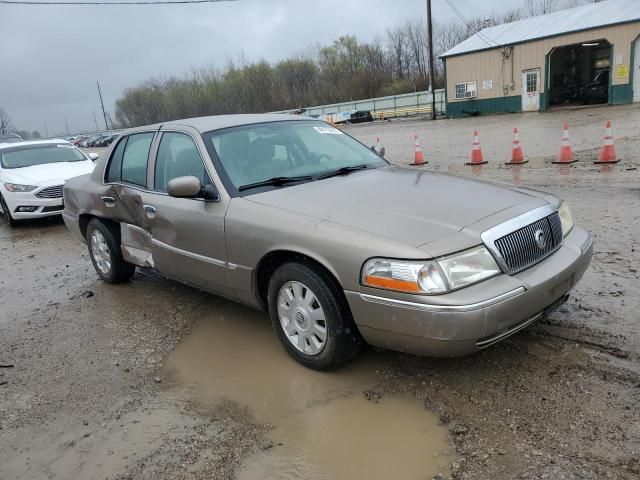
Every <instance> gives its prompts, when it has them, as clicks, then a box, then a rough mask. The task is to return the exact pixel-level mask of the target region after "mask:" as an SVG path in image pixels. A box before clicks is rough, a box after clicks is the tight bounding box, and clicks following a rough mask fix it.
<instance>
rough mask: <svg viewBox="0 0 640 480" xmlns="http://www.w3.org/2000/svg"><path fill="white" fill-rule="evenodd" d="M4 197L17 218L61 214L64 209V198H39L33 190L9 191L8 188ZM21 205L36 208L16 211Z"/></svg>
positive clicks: (12, 214)
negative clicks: (30, 210)
mask: <svg viewBox="0 0 640 480" xmlns="http://www.w3.org/2000/svg"><path fill="white" fill-rule="evenodd" d="M3 197H4V200H5V202H6V203H7V207H8V209H9V211H10V212H11V216H12V217H13V218H14V219H15V220H27V219H29V218H42V217H48V216H51V215H60V214H62V210H63V209H64V205H63V202H62V198H38V197H36V196H35V195H34V194H33V193H31V192H7V191H6V190H3ZM19 207H34V208H35V210H34V211H33V212H19V211H16V210H17V209H18V208H19Z"/></svg>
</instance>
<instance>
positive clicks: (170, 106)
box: [115, 16, 511, 127]
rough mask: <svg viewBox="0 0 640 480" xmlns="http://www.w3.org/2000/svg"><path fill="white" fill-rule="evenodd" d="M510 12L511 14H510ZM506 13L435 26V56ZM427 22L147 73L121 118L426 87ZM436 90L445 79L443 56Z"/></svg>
mask: <svg viewBox="0 0 640 480" xmlns="http://www.w3.org/2000/svg"><path fill="white" fill-rule="evenodd" d="M509 18H511V17H509ZM505 20H508V18H505V16H501V17H490V18H483V19H477V20H474V24H473V25H470V26H466V25H459V24H457V23H455V22H451V23H447V24H442V25H440V24H438V25H436V26H434V54H435V55H439V54H441V53H443V52H445V51H446V50H448V49H449V48H451V47H453V46H454V45H456V44H457V43H459V42H461V41H462V40H464V39H465V38H467V37H469V36H471V35H473V33H475V29H476V28H477V25H479V24H482V25H485V26H488V25H495V24H497V23H501V22H503V21H505ZM427 58H428V50H427V28H426V24H425V22H423V21H421V20H412V21H408V22H406V23H404V24H402V25H397V26H394V27H391V28H389V29H388V30H387V31H386V32H385V35H384V37H383V38H378V39H376V40H374V41H372V42H361V41H359V40H358V39H357V38H356V37H354V36H342V37H340V38H338V39H337V40H335V41H334V42H333V43H332V44H331V45H327V46H315V47H313V48H311V49H310V50H309V52H307V53H306V54H300V55H297V56H294V57H291V58H287V59H285V60H282V61H279V62H276V63H269V62H267V61H266V60H261V61H257V62H249V63H247V62H241V63H237V62H232V61H231V62H229V63H228V64H227V66H226V67H225V68H223V69H216V68H213V67H209V68H202V69H199V70H194V71H192V72H191V73H189V74H187V75H184V76H179V77H178V76H172V77H167V78H154V79H150V80H148V81H146V82H144V83H142V84H141V85H138V86H136V87H134V88H129V89H127V90H125V91H124V93H123V95H122V96H121V98H119V99H118V100H117V101H116V108H115V117H116V122H117V123H118V124H119V125H120V126H122V127H131V126H137V125H145V124H149V123H156V122H162V121H168V120H173V119H177V118H186V117H193V116H201V115H216V114H225V113H259V112H268V111H277V110H289V109H297V108H302V107H309V106H314V105H323V104H328V103H338V102H343V101H348V100H355V99H363V98H371V97H378V96H385V95H395V94H401V93H407V92H414V91H422V90H426V89H427V88H428V87H429V85H430V79H429V74H428V70H429V69H428V60H427ZM433 84H434V86H435V88H440V87H442V86H443V85H444V68H443V65H442V64H441V62H439V61H438V65H437V67H436V72H435V74H434V79H433Z"/></svg>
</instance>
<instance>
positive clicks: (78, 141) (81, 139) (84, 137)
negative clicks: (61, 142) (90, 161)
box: [71, 135, 89, 147]
mask: <svg viewBox="0 0 640 480" xmlns="http://www.w3.org/2000/svg"><path fill="white" fill-rule="evenodd" d="M88 138H89V135H78V136H77V137H76V139H75V140H74V141H73V142H71V143H73V144H74V145H75V146H76V147H79V146H80V144H81V143H82V142H84V141H85V140H87V139H88Z"/></svg>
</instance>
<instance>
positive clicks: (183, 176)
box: [63, 115, 592, 369]
mask: <svg viewBox="0 0 640 480" xmlns="http://www.w3.org/2000/svg"><path fill="white" fill-rule="evenodd" d="M64 204H65V210H64V215H63V216H64V220H65V223H66V224H67V226H68V228H69V229H70V230H71V231H72V232H74V233H75V234H76V235H77V236H78V237H79V238H80V239H82V240H83V241H85V242H86V243H87V244H88V246H89V252H90V255H91V259H92V261H93V263H94V266H95V268H96V271H97V273H98V275H99V276H100V277H101V278H102V279H103V280H105V281H106V282H110V283H117V282H124V281H127V280H129V279H130V278H131V276H132V275H133V274H134V271H135V268H136V266H140V267H150V268H154V269H156V270H157V271H159V272H160V273H162V274H164V275H166V276H168V277H171V278H175V279H177V280H179V281H182V282H185V283H187V284H190V285H193V286H195V287H197V288H200V289H203V290H206V291H209V292H212V293H215V294H218V295H222V296H225V297H228V298H231V299H234V300H236V301H238V302H242V303H244V304H246V305H249V306H251V307H254V308H258V309H265V310H268V312H269V314H270V316H271V319H272V322H273V326H274V328H275V330H276V332H277V334H278V336H279V338H280V340H281V341H282V343H283V345H284V347H285V348H286V350H287V351H288V352H289V353H290V354H291V355H292V356H293V357H294V358H295V359H296V360H298V361H299V362H300V363H302V364H304V365H306V366H308V367H311V368H315V369H326V368H331V367H335V366H337V365H339V364H341V363H343V362H345V361H346V360H348V359H350V358H351V357H353V356H354V355H355V354H357V352H358V351H359V349H360V347H361V345H362V343H363V342H367V343H370V344H372V345H376V346H380V347H385V348H390V349H394V350H401V351H406V352H412V353H416V354H424V355H435V356H455V355H464V354H468V353H471V352H475V351H477V350H479V349H482V348H485V347H487V346H489V345H492V344H494V343H496V342H497V341H499V340H501V339H503V338H505V337H507V336H509V335H511V334H513V333H515V332H517V331H518V330H520V329H522V328H524V327H526V326H527V325H529V324H531V323H532V322H534V321H535V320H537V319H539V318H541V317H542V316H543V315H544V314H545V313H546V312H548V311H549V310H551V309H553V308H555V307H556V306H557V305H559V304H560V303H561V302H563V301H564V300H566V298H567V294H568V293H569V291H570V290H571V288H572V287H573V286H574V285H575V284H576V282H577V281H578V280H579V279H580V278H581V277H582V275H583V274H584V272H585V270H586V269H587V267H588V265H589V262H590V259H591V252H592V243H591V238H590V236H589V234H588V233H587V232H585V231H584V230H582V229H581V228H579V227H577V226H574V225H573V220H572V218H571V213H570V211H569V208H568V207H567V205H566V204H565V203H563V202H562V201H561V200H559V199H558V198H556V197H554V196H551V195H548V194H544V193H541V192H537V191H532V190H528V189H523V188H516V187H507V186H504V185H498V184H494V183H491V182H486V181H478V180H471V179H466V178H461V177H456V176H452V175H447V174H443V173H437V172H421V171H417V170H412V169H408V168H402V167H398V166H393V165H390V164H389V163H388V162H387V161H385V160H384V158H382V157H381V156H380V155H379V154H378V152H376V151H375V150H373V149H371V148H367V147H366V146H364V145H362V144H360V143H359V142H358V141H356V140H355V139H353V138H351V137H350V136H349V135H347V134H345V133H344V132H342V131H341V130H338V129H336V128H334V127H332V126H330V125H327V124H326V123H324V122H321V121H317V120H313V119H309V118H305V117H294V116H291V117H290V116H285V115H248V116H244V115H235V116H219V117H203V118H194V119H189V120H180V121H175V122H167V123H164V124H161V125H153V126H147V127H140V128H136V129H132V130H128V131H126V132H123V134H122V135H121V136H120V138H119V139H118V140H117V141H115V142H114V143H113V144H112V145H111V148H110V149H109V151H108V152H107V153H105V154H104V155H103V156H102V157H101V159H100V160H99V161H98V163H97V166H96V168H95V170H94V172H93V173H92V174H91V175H86V176H83V177H78V178H75V179H72V180H70V181H69V182H67V183H66V185H65V187H64Z"/></svg>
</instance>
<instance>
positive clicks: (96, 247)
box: [91, 230, 111, 275]
mask: <svg viewBox="0 0 640 480" xmlns="http://www.w3.org/2000/svg"><path fill="white" fill-rule="evenodd" d="M91 253H92V255H93V259H94V260H95V262H96V267H98V270H100V272H102V273H104V274H105V275H106V274H108V273H109V271H110V270H111V251H110V250H109V246H108V245H107V241H106V240H105V238H104V235H102V232H101V231H100V230H94V231H93V232H92V233H91Z"/></svg>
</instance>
